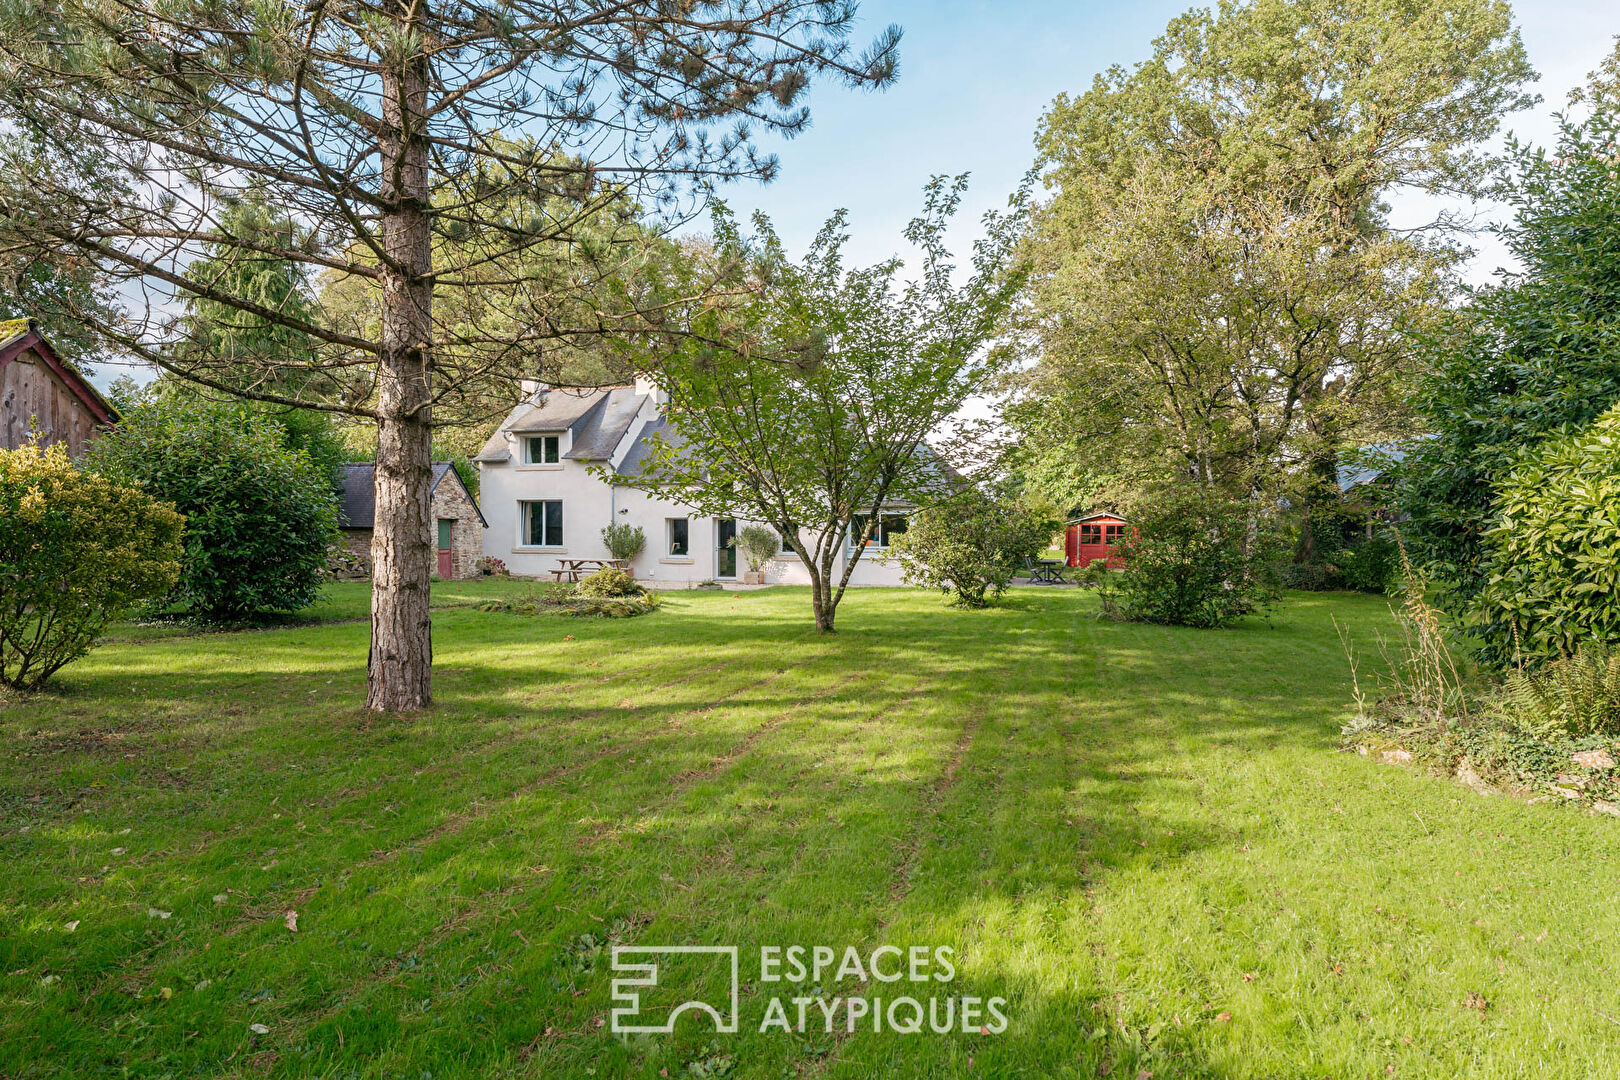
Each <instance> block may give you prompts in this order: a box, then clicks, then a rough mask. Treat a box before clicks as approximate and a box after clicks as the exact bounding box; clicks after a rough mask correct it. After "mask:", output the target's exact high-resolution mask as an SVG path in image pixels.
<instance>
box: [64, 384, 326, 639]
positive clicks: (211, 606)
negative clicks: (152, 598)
mask: <svg viewBox="0 0 1620 1080" xmlns="http://www.w3.org/2000/svg"><path fill="white" fill-rule="evenodd" d="M284 439H285V432H284V431H283V430H282V429H281V428H280V427H279V426H278V425H277V424H276V423H275V422H274V420H273V419H271V418H270V417H268V416H266V415H264V414H263V413H260V412H255V411H253V410H245V409H242V408H239V407H237V406H236V405H235V404H233V403H216V402H210V401H207V400H204V399H201V398H197V397H195V396H185V395H174V394H170V395H162V396H155V397H153V398H151V399H148V400H143V401H139V402H137V403H136V404H135V405H134V406H132V407H131V408H130V409H129V411H128V412H126V413H125V414H124V416H123V419H122V420H120V421H119V423H118V426H117V427H116V428H114V429H113V430H112V431H110V432H108V433H107V434H105V435H103V436H102V437H101V438H99V439H97V440H96V442H95V443H94V444H92V446H91V448H90V452H89V454H88V455H87V456H86V462H87V465H88V467H89V468H91V469H93V470H94V471H96V472H99V473H102V474H103V475H106V476H108V477H109V478H111V479H114V480H117V481H119V482H122V483H129V484H134V485H135V486H138V487H139V488H141V489H142V490H143V491H145V492H146V493H147V494H149V495H151V496H153V497H154V498H158V499H161V500H163V501H164V502H168V503H172V504H174V506H175V508H176V509H178V510H179V511H180V512H181V513H183V514H185V515H186V531H185V558H184V559H183V561H182V567H181V573H180V580H179V582H178V584H177V585H176V587H175V590H174V594H173V597H172V599H173V601H174V602H176V603H179V604H182V605H184V606H185V607H186V608H188V609H189V610H190V611H192V612H194V613H196V614H199V615H202V616H205V617H207V618H211V619H226V620H236V619H244V618H251V617H253V616H255V615H257V614H260V613H262V612H272V611H297V610H298V609H300V608H303V607H307V606H308V605H309V604H311V603H312V602H314V600H315V599H316V598H317V597H318V596H319V595H320V590H321V586H322V584H323V583H324V581H325V579H326V574H327V553H328V548H329V546H330V545H331V544H332V543H334V542H335V541H336V540H337V539H338V536H339V534H338V505H337V494H336V492H335V491H334V490H333V488H332V484H331V478H330V476H329V475H327V474H326V472H325V470H324V469H323V468H322V467H320V466H317V465H315V464H314V463H313V462H311V461H310V459H309V457H308V456H307V455H306V454H305V453H304V452H303V451H297V450H290V449H288V448H287V447H286V446H285V445H284Z"/></svg>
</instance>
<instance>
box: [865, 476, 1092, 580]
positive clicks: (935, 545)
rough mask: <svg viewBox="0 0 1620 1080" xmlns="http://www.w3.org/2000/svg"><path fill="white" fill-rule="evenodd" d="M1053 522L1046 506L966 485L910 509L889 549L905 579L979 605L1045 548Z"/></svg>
mask: <svg viewBox="0 0 1620 1080" xmlns="http://www.w3.org/2000/svg"><path fill="white" fill-rule="evenodd" d="M1059 524H1060V523H1059V522H1058V521H1057V519H1056V518H1055V517H1054V516H1052V515H1051V514H1049V513H1048V512H1046V511H1042V510H1031V509H1029V508H1027V507H1024V506H1021V505H1019V504H1018V503H1012V502H1003V501H1001V500H999V499H993V498H991V497H990V496H988V495H985V494H984V493H983V492H980V491H978V490H968V491H965V492H962V493H961V494H959V495H957V496H956V497H955V498H953V499H951V500H949V501H948V502H944V503H941V504H939V505H937V506H931V507H928V508H927V509H924V510H920V511H918V512H917V513H916V514H914V515H912V518H911V522H910V524H909V527H908V528H907V529H906V531H905V532H904V533H903V534H902V535H901V536H900V537H899V538H898V539H897V540H896V541H895V542H894V546H893V548H892V549H891V550H892V551H893V553H894V554H895V556H896V557H897V558H898V559H899V560H900V569H901V572H902V574H904V576H905V579H906V581H908V582H910V583H911V584H913V585H920V586H922V587H924V588H929V589H938V590H940V591H941V592H943V593H945V594H946V595H947V597H948V602H949V603H951V604H953V605H955V606H957V607H964V608H982V607H984V606H985V605H986V604H987V603H989V602H990V600H992V599H994V598H996V597H999V596H1000V595H1001V594H1002V592H1004V591H1005V590H1006V588H1007V586H1008V584H1010V583H1011V581H1012V579H1013V576H1014V575H1015V574H1017V573H1018V572H1019V571H1020V570H1022V569H1023V568H1024V567H1025V566H1026V565H1027V564H1028V563H1029V560H1031V559H1034V558H1036V557H1038V556H1039V555H1040V554H1041V553H1042V552H1043V551H1045V550H1046V545H1047V543H1048V541H1050V540H1051V539H1052V533H1053V532H1054V531H1055V530H1056V529H1057V527H1058V525H1059Z"/></svg>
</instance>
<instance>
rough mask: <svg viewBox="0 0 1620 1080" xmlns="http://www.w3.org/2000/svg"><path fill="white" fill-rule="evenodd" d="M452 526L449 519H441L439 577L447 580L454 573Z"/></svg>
mask: <svg viewBox="0 0 1620 1080" xmlns="http://www.w3.org/2000/svg"><path fill="white" fill-rule="evenodd" d="M450 525H451V522H450V520H449V519H448V518H440V519H439V576H440V577H441V578H445V579H446V580H448V579H449V578H450V576H451V574H452V573H454V569H453V567H454V561H453V560H452V559H451V556H452V555H453V554H454V551H453V550H452V549H451V545H452V543H453V541H452V540H451V538H450Z"/></svg>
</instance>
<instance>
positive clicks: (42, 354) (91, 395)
mask: <svg viewBox="0 0 1620 1080" xmlns="http://www.w3.org/2000/svg"><path fill="white" fill-rule="evenodd" d="M24 352H32V353H33V354H34V355H35V356H37V357H39V358H40V359H41V360H43V361H44V362H45V366H46V367H47V368H49V369H50V370H51V372H52V373H53V374H54V375H56V377H57V378H59V379H61V380H62V382H64V383H66V384H67V387H68V389H69V390H70V391H72V392H73V396H74V397H76V398H78V399H79V401H80V402H82V403H83V404H84V407H85V408H86V409H88V410H89V411H90V414H91V415H92V416H94V417H95V418H96V422H97V423H98V424H110V423H112V422H113V421H115V420H117V419H118V410H117V409H114V408H113V407H112V405H111V404H109V403H108V401H107V399H106V398H104V397H102V396H101V392H100V391H99V390H97V389H96V388H95V387H94V386H91V385H90V380H89V379H86V378H85V377H84V376H83V375H81V374H79V369H78V368H76V367H74V366H73V365H72V364H71V363H69V362H68V361H66V360H64V359H62V358H61V357H60V356H58V355H57V354H56V350H55V349H53V348H51V343H50V342H48V341H46V340H45V338H44V336H43V335H42V334H40V332H39V323H38V322H37V321H36V320H34V319H3V320H0V368H3V367H5V366H6V365H7V364H9V363H11V362H12V361H13V360H15V359H16V358H17V357H18V356H20V355H21V354H22V353H24Z"/></svg>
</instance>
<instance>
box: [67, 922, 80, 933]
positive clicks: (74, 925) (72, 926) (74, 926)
mask: <svg viewBox="0 0 1620 1080" xmlns="http://www.w3.org/2000/svg"><path fill="white" fill-rule="evenodd" d="M78 928H79V920H78V919H74V920H73V921H72V922H70V923H68V924H67V926H66V929H67V932H68V933H70V934H71V933H73V931H75V930H77V929H78Z"/></svg>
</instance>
